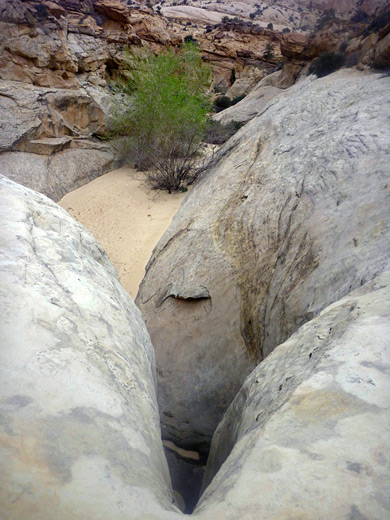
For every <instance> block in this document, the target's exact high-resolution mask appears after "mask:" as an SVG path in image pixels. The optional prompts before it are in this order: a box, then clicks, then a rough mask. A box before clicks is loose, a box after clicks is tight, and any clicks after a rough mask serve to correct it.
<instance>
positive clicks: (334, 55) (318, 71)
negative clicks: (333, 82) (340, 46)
mask: <svg viewBox="0 0 390 520" xmlns="http://www.w3.org/2000/svg"><path fill="white" fill-rule="evenodd" d="M344 63H345V56H344V55H343V54H341V53H340V52H323V53H322V54H321V55H320V56H319V57H318V58H317V59H316V60H315V61H314V62H313V63H312V64H311V65H310V68H309V74H315V75H316V76H317V77H318V78H322V77H324V76H327V75H328V74H331V73H332V72H334V71H335V70H337V69H339V68H340V67H342V66H343V65H344Z"/></svg>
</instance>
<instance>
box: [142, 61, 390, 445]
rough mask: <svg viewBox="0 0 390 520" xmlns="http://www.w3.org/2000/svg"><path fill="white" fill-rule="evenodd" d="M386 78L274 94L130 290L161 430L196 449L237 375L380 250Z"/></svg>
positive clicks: (385, 223)
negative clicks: (145, 333)
mask: <svg viewBox="0 0 390 520" xmlns="http://www.w3.org/2000/svg"><path fill="white" fill-rule="evenodd" d="M389 86H390V77H388V76H383V75H381V74H363V73H359V72H356V71H340V72H339V73H336V74H334V75H331V76H328V77H326V78H323V79H320V80H316V79H315V78H314V77H309V78H308V79H306V80H305V81H302V82H300V83H298V84H297V85H295V86H294V87H292V88H291V89H289V91H287V92H286V93H283V94H281V95H279V96H278V97H277V98H276V100H275V101H273V102H271V103H270V104H269V105H268V106H267V107H266V108H265V109H264V110H263V113H262V114H260V115H258V116H257V117H255V118H254V119H253V120H252V121H250V122H249V123H248V124H247V125H246V126H245V127H244V128H243V129H241V130H240V131H239V132H238V133H237V134H236V135H235V136H234V137H233V138H232V139H231V140H230V141H228V143H226V145H225V146H224V147H223V148H222V149H221V150H220V154H219V157H218V158H217V163H216V164H215V166H214V167H213V169H212V170H211V171H210V172H209V174H208V175H207V176H205V177H204V178H203V180H202V181H201V182H200V183H199V185H198V186H196V187H195V188H194V190H193V191H192V192H191V193H190V194H189V196H188V197H187V199H186V200H185V201H184V203H183V204H182V206H181V209H180V210H179V212H178V214H177V215H176V216H175V218H174V220H173V223H172V225H171V226H170V228H169V229H168V231H167V232H166V233H165V235H164V237H163V238H162V239H161V241H160V242H159V244H158V245H157V247H156V249H155V251H154V254H153V256H152V258H151V260H150V262H149V264H148V267H147V273H146V277H145V278H144V281H143V283H142V284H141V288H140V291H139V294H138V297H137V302H138V305H139V307H140V308H141V310H142V312H143V315H144V317H145V320H146V323H147V326H148V330H149V332H150V334H151V337H152V341H153V344H154V346H155V349H156V357H157V366H158V379H159V383H160V389H161V390H160V392H159V405H160V412H161V420H162V424H163V436H164V437H165V438H167V439H171V440H173V441H174V442H176V443H178V444H179V445H181V446H183V447H186V446H187V447H189V446H191V447H192V448H193V449H194V446H197V447H198V448H199V449H201V450H202V449H205V447H206V446H207V444H208V442H209V440H210V437H211V434H212V430H213V429H214V428H215V427H216V426H217V424H218V422H219V420H220V419H221V417H222V414H223V412H224V410H225V407H226V406H228V404H229V403H230V402H231V400H232V399H233V397H234V395H235V394H236V392H237V389H238V387H240V385H241V384H242V382H243V381H244V379H245V377H246V375H247V374H248V373H249V372H250V371H251V368H253V367H255V366H256V365H257V363H258V362H259V361H260V360H261V359H262V358H264V357H265V356H267V355H268V354H269V353H270V352H271V351H272V350H273V349H274V348H275V347H276V345H278V344H279V343H281V342H282V341H284V340H285V339H286V338H288V337H289V336H290V335H291V334H292V333H293V332H294V331H296V330H297V329H298V328H299V327H300V326H301V325H302V324H304V323H305V322H307V321H309V320H310V319H312V318H313V317H315V316H316V315H317V314H318V313H319V312H321V310H323V309H324V308H325V307H326V306H327V305H329V304H330V303H332V302H334V301H337V300H339V299H340V298H341V297H343V296H344V295H346V294H348V293H349V292H350V291H351V290H353V289H354V288H356V287H359V286H361V285H364V284H365V283H366V281H369V280H371V279H372V278H373V277H374V276H375V274H376V273H377V272H380V271H381V270H382V269H383V266H384V265H385V262H386V261H387V258H388V255H389V253H390V240H389V227H390V218H389V217H390V203H389V190H390V183H389V176H390V172H389V164H390V156H389V155H390V150H389V146H388V143H389V139H390V135H389V125H388V117H389V95H390V89H389Z"/></svg>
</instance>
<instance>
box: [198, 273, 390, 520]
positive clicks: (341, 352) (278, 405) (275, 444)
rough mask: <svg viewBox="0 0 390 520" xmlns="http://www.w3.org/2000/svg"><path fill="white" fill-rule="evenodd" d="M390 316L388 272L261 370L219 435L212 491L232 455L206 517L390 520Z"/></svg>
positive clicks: (209, 496) (206, 503) (206, 499)
mask: <svg viewBox="0 0 390 520" xmlns="http://www.w3.org/2000/svg"><path fill="white" fill-rule="evenodd" d="M389 317H390V271H389V270H387V272H385V273H383V274H382V275H380V276H378V277H377V278H376V279H375V281H373V282H370V283H368V284H366V285H364V286H363V287H362V288H360V289H357V290H356V291H354V292H352V293H351V294H349V295H348V296H347V297H345V298H343V299H341V300H340V301H339V302H337V303H335V304H333V305H331V306H329V307H327V308H326V309H325V310H324V311H323V312H322V313H321V314H320V315H319V316H318V317H317V318H315V319H313V320H312V321H311V322H310V323H307V324H306V325H304V326H303V327H301V329H299V331H298V332H296V333H295V334H294V335H293V336H292V337H291V338H290V339H289V340H287V341H286V342H285V343H283V344H282V345H280V346H279V347H277V348H276V349H275V350H274V352H273V353H272V354H271V355H270V356H268V358H267V359H266V360H264V361H263V362H262V363H261V364H260V365H259V366H258V367H257V368H256V369H255V370H254V371H253V372H252V374H251V375H250V376H249V377H248V378H247V380H246V381H245V384H244V385H243V387H242V389H241V391H240V392H239V394H238V395H237V397H236V398H235V399H234V401H233V403H232V404H231V406H230V408H229V410H228V412H227V413H226V415H225V417H224V419H223V421H222V422H221V424H220V425H219V427H218V429H217V431H216V432H215V435H214V437H213V442H212V449H211V454H210V458H209V462H208V467H207V474H206V483H207V482H209V481H210V480H211V478H212V477H213V476H214V475H215V473H216V471H217V470H218V469H219V468H220V466H221V464H222V463H223V462H224V461H225V459H226V457H227V455H228V454H229V453H230V451H231V450H232V451H231V453H230V456H229V457H228V458H227V460H226V461H225V462H224V464H223V465H222V467H221V468H220V469H219V473H218V474H217V475H216V476H215V477H214V480H213V481H212V483H211V484H210V486H209V487H208V488H207V490H206V491H205V493H204V495H203V497H202V499H201V502H200V504H199V505H198V508H197V510H196V511H197V513H198V514H199V517H200V518H218V519H222V518H223V519H224V520H236V519H237V518H240V520H254V519H259V518H262V519H266V520H290V519H292V518H300V519H301V518H302V519H303V518H305V519H307V520H318V519H321V520H334V519H335V518H337V519H339V520H351V519H370V520H382V519H385V518H390V504H389V500H388V498H389V489H390V470H389V468H390V464H389V462H390V436H389V421H390V400H389V392H390V318H389ZM202 513H204V514H203V515H202ZM196 517H197V518H198V516H196Z"/></svg>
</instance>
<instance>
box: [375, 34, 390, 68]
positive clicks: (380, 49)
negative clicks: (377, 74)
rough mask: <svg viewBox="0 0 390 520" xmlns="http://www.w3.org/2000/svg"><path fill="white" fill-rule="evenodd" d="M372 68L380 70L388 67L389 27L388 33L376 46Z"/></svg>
mask: <svg viewBox="0 0 390 520" xmlns="http://www.w3.org/2000/svg"><path fill="white" fill-rule="evenodd" d="M374 66H375V67H377V68H381V69H382V68H386V67H390V26H389V32H388V33H387V34H386V35H385V36H384V37H383V38H382V39H380V40H379V42H378V43H377V45H376V48H375V55H374Z"/></svg>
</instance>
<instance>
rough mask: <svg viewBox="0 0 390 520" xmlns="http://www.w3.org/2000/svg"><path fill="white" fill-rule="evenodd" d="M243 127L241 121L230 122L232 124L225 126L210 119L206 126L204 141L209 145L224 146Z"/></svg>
mask: <svg viewBox="0 0 390 520" xmlns="http://www.w3.org/2000/svg"><path fill="white" fill-rule="evenodd" d="M242 126H243V123H241V122H239V121H230V123H227V124H226V125H223V124H221V123H220V122H219V121H214V120H213V119H210V120H209V121H208V122H207V125H206V130H205V136H204V140H205V142H206V143H209V144H223V143H225V142H226V141H227V140H228V139H230V138H231V137H232V135H234V134H235V133H236V132H237V131H238V130H239V129H240V128H241V127H242Z"/></svg>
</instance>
